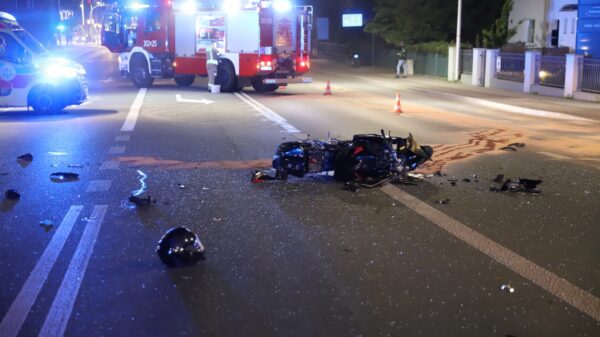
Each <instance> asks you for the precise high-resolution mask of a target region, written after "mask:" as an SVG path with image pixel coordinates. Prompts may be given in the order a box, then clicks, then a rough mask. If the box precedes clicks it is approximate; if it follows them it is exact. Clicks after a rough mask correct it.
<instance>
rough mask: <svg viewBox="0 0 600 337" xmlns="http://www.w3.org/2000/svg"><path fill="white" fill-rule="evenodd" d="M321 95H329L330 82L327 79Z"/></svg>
mask: <svg viewBox="0 0 600 337" xmlns="http://www.w3.org/2000/svg"><path fill="white" fill-rule="evenodd" d="M323 95H325V96H330V95H331V84H330V83H329V81H327V86H326V87H325V93H324V94H323Z"/></svg>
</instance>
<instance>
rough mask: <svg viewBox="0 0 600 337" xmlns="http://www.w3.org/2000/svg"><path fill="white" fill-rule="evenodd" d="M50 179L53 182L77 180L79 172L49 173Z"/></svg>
mask: <svg viewBox="0 0 600 337" xmlns="http://www.w3.org/2000/svg"><path fill="white" fill-rule="evenodd" d="M50 180H52V181H53V182H55V183H64V182H72V181H79V174H77V173H72V172H55V173H52V174H51V175H50Z"/></svg>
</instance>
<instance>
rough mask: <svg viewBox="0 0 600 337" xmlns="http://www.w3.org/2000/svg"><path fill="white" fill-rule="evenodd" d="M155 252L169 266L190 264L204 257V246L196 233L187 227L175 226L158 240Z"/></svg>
mask: <svg viewBox="0 0 600 337" xmlns="http://www.w3.org/2000/svg"><path fill="white" fill-rule="evenodd" d="M156 253H157V254H158V257H159V258H160V260H161V261H162V262H163V263H164V264H166V265H167V266H169V267H183V266H191V265H194V264H196V263H197V262H199V261H200V260H203V259H204V246H203V245H202V242H200V238H198V235H196V234H194V233H193V232H192V231H190V230H189V229H187V228H185V227H175V228H171V229H169V230H168V231H167V232H166V233H165V234H164V235H163V237H162V238H161V239H160V240H159V241H158V246H157V247H156Z"/></svg>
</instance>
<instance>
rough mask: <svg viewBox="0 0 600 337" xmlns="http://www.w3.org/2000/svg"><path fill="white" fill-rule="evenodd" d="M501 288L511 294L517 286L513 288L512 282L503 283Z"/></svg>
mask: <svg viewBox="0 0 600 337" xmlns="http://www.w3.org/2000/svg"><path fill="white" fill-rule="evenodd" d="M500 290H502V291H504V292H507V293H511V294H512V293H514V292H515V288H513V286H511V285H510V283H508V284H503V285H501V286H500Z"/></svg>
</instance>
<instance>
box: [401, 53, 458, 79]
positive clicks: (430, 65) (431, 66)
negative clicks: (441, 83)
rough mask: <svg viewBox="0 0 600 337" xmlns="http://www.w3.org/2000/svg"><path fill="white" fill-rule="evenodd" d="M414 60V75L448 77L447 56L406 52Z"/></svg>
mask: <svg viewBox="0 0 600 337" xmlns="http://www.w3.org/2000/svg"><path fill="white" fill-rule="evenodd" d="M408 58H409V59H413V60H414V73H415V74H421V75H428V76H434V77H448V56H447V55H443V54H436V53H423V52H408Z"/></svg>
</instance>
